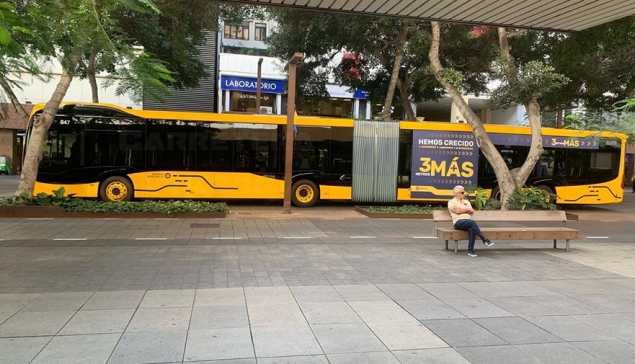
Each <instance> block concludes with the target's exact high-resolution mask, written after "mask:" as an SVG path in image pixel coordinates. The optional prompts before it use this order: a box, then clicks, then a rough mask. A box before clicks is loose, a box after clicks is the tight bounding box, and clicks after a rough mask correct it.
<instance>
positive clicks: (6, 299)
mask: <svg viewBox="0 0 635 364" xmlns="http://www.w3.org/2000/svg"><path fill="white" fill-rule="evenodd" d="M39 295H40V294H39V293H23V294H19V293H15V294H11V293H7V294H0V312H11V313H12V314H13V313H15V312H18V311H20V310H21V309H22V308H24V306H26V305H28V304H29V302H31V301H33V300H34V299H36V298H37V297H38V296H39Z"/></svg>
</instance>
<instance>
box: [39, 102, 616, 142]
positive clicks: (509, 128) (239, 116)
mask: <svg viewBox="0 0 635 364" xmlns="http://www.w3.org/2000/svg"><path fill="white" fill-rule="evenodd" d="M45 105H46V104H45V103H38V104H35V105H34V106H33V109H32V110H31V116H33V115H35V114H36V113H38V112H41V111H42V110H43V109H44V107H45ZM83 113H86V114H89V115H92V116H95V115H102V116H104V117H127V118H142V119H160V120H183V121H200V122H226V123H253V124H276V125H285V124H286V123H287V116H286V115H270V114H243V113H212V112H194V111H170V110H141V109H131V108H126V107H122V106H119V105H115V104H106V103H92V102H64V103H61V104H60V108H59V110H58V115H64V114H75V115H77V114H80V115H81V114H83ZM294 122H295V124H297V125H306V126H325V127H327V126H332V127H353V125H354V122H355V121H354V119H345V118H325V117H315V116H299V115H298V114H296V115H295V120H294ZM483 126H484V127H485V131H486V132H488V133H504V134H521V135H522V134H524V135H529V134H531V129H530V128H529V127H526V126H514V125H499V124H484V125H483ZM400 128H401V129H407V130H430V129H434V130H439V131H462V132H471V131H472V127H471V126H470V125H469V124H466V123H449V122H434V121H426V122H417V121H400ZM542 133H543V135H549V136H568V137H589V136H601V137H608V138H619V139H622V140H624V141H625V140H627V139H628V136H627V135H625V134H622V133H615V132H606V131H603V132H600V131H590V130H572V129H555V128H546V127H543V128H542Z"/></svg>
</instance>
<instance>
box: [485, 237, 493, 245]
mask: <svg viewBox="0 0 635 364" xmlns="http://www.w3.org/2000/svg"><path fill="white" fill-rule="evenodd" d="M483 244H485V246H492V245H494V243H492V242H491V241H490V240H489V239H485V240H483Z"/></svg>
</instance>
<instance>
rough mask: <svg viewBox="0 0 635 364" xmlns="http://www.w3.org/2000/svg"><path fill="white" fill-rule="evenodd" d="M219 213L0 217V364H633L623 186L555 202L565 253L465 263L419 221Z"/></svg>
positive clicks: (634, 301)
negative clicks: (575, 235) (613, 194)
mask: <svg viewBox="0 0 635 364" xmlns="http://www.w3.org/2000/svg"><path fill="white" fill-rule="evenodd" d="M9 179H11V180H10V181H9V182H7V180H8V178H7V177H0V194H2V193H5V192H6V190H10V189H11V188H15V186H11V187H8V186H9V184H16V185H17V179H15V178H13V177H10V178H9ZM11 192H12V191H10V192H9V193H11ZM230 206H231V209H232V214H231V215H230V217H229V218H228V219H130V220H128V219H0V322H1V323H2V324H0V361H1V362H3V363H183V362H187V363H189V362H193V363H196V362H198V363H217V364H219V363H223V364H229V363H234V364H237V363H240V364H247V363H252V364H253V363H267V364H270V363H309V364H311V363H333V364H339V363H388V364H390V363H402V364H409V363H487V364H491V363H559V364H560V363H575V364H578V363H620V364H626V363H635V244H634V240H635V239H634V238H633V236H635V234H634V232H635V227H634V223H635V216H634V214H633V211H634V208H635V194H631V193H630V190H629V191H628V192H627V193H626V194H625V202H624V203H622V204H619V205H607V206H577V207H575V208H571V209H567V212H573V213H576V214H578V216H579V218H580V220H579V221H571V222H569V223H568V226H569V227H572V228H577V229H580V230H582V232H583V239H581V240H579V241H574V242H572V250H571V252H569V253H567V252H565V251H564V250H563V249H559V250H553V249H551V246H552V242H549V241H545V242H520V241H518V242H516V241H508V242H500V241H497V242H495V243H496V245H495V246H494V247H492V248H485V247H484V246H482V245H481V246H477V253H478V254H479V256H478V258H469V257H467V256H466V254H465V244H462V245H461V246H460V248H462V250H460V251H459V253H458V254H454V253H453V252H451V251H446V250H444V249H443V242H442V241H439V240H438V239H435V238H433V237H432V225H433V224H432V221H429V220H399V219H369V218H366V217H364V216H361V215H359V214H357V213H355V212H354V211H352V207H351V206H352V205H346V204H342V205H338V204H334V205H327V206H321V207H316V208H313V209H305V210H299V209H294V214H293V215H292V216H291V217H289V216H286V215H282V214H281V207H280V206H276V205H274V204H258V205H250V204H246V203H241V204H234V205H230ZM510 225H512V226H516V225H517V226H519V227H520V226H522V224H509V223H508V224H506V226H510ZM491 226H499V225H497V224H492V225H491ZM562 245H564V244H562Z"/></svg>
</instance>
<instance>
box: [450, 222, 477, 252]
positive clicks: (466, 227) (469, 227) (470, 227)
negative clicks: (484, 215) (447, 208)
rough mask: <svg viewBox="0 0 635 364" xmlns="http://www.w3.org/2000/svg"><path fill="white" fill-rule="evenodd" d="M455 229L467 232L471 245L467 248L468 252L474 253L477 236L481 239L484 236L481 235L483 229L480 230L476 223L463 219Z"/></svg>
mask: <svg viewBox="0 0 635 364" xmlns="http://www.w3.org/2000/svg"><path fill="white" fill-rule="evenodd" d="M454 228H455V229H457V230H463V231H467V236H468V241H469V244H468V246H467V251H469V252H473V251H474V239H476V237H477V236H479V237H481V238H482V237H483V234H482V233H481V229H479V228H478V225H477V224H476V221H474V220H471V219H461V220H459V221H457V222H456V224H454Z"/></svg>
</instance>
